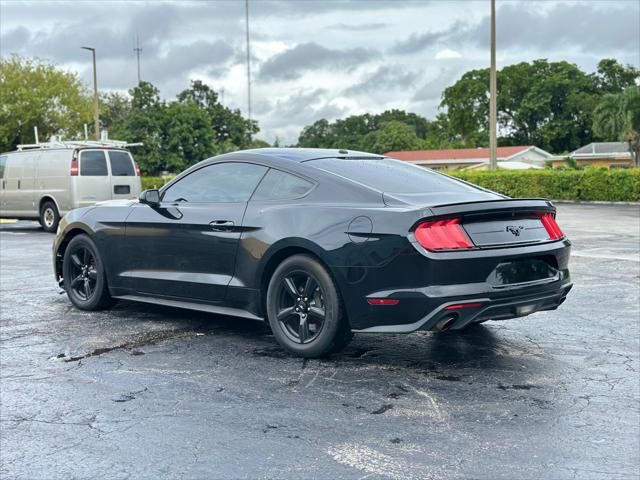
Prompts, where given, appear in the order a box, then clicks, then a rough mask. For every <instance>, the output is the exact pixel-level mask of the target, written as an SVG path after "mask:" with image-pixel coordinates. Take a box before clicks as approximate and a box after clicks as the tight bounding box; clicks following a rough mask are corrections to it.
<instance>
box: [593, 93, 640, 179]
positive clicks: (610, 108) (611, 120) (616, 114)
mask: <svg viewBox="0 0 640 480" xmlns="http://www.w3.org/2000/svg"><path fill="white" fill-rule="evenodd" d="M593 132H594V133H595V134H596V135H597V136H599V137H600V138H602V139H604V140H613V139H619V140H622V141H626V142H629V147H630V149H631V151H632V152H633V154H634V155H633V156H634V157H635V161H634V164H635V166H636V167H637V166H638V161H639V160H640V86H636V87H629V88H626V89H625V90H624V91H623V92H621V93H616V94H613V93H609V94H606V95H604V96H603V97H602V100H600V103H599V104H598V106H597V107H596V108H595V109H594V111H593Z"/></svg>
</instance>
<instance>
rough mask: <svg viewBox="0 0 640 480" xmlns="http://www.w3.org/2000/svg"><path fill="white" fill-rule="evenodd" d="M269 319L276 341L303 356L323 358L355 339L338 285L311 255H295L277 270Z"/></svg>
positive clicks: (269, 294)
mask: <svg viewBox="0 0 640 480" xmlns="http://www.w3.org/2000/svg"><path fill="white" fill-rule="evenodd" d="M267 316H268V318H269V324H270V325H271V330H272V331H273V334H274V336H275V337H276V340H278V342H279V343H280V344H281V345H282V346H283V347H284V348H286V349H287V350H289V351H290V352H292V353H294V354H296V355H300V356H302V357H311V358H313V357H322V356H324V355H327V354H329V353H331V352H335V351H337V350H340V349H342V348H343V347H344V346H345V345H346V344H347V343H348V342H349V340H350V339H351V330H350V328H349V324H348V322H347V319H346V318H345V315H344V310H343V307H342V302H341V300H340V295H339V293H338V290H337V288H336V285H335V282H334V281H333V279H332V278H331V275H330V274H329V272H327V270H326V269H325V268H324V267H323V266H322V265H321V264H320V263H319V262H318V261H317V260H316V259H315V258H313V257H311V256H309V255H294V256H292V257H289V258H287V259H286V260H284V261H283V262H282V263H281V264H280V265H279V266H278V268H276V270H275V272H274V273H273V275H272V277H271V280H270V281H269V287H268V290H267Z"/></svg>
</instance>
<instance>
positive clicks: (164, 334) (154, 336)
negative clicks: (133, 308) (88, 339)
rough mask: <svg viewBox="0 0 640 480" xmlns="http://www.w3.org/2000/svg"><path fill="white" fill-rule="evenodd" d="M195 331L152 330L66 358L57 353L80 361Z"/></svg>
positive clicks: (65, 359)
mask: <svg viewBox="0 0 640 480" xmlns="http://www.w3.org/2000/svg"><path fill="white" fill-rule="evenodd" d="M193 333H195V330H193V329H191V328H189V329H178V330H161V331H158V332H152V333H149V334H144V335H139V336H138V337H136V338H133V339H132V340H128V341H126V342H122V343H119V344H117V345H112V346H108V347H99V348H96V349H94V350H92V351H90V352H88V353H85V354H83V355H74V356H71V357H69V358H65V357H66V354H63V353H62V354H59V355H56V356H55V357H56V358H64V361H65V362H67V363H68V362H78V361H80V360H84V359H85V358H89V357H97V356H100V355H104V354H105V353H109V352H112V351H114V350H131V349H135V348H139V347H142V346H144V345H153V344H155V343H157V342H160V341H162V340H168V339H170V338H179V337H184V336H187V335H190V334H193Z"/></svg>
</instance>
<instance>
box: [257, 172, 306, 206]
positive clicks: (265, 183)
mask: <svg viewBox="0 0 640 480" xmlns="http://www.w3.org/2000/svg"><path fill="white" fill-rule="evenodd" d="M312 187H313V183H311V182H308V181H306V180H303V179H302V178H300V177H296V176H295V175H291V174H290V173H286V172H282V171H280V170H274V169H273V168H272V169H271V170H269V172H267V174H266V175H265V176H264V178H263V179H262V181H261V182H260V185H259V186H258V188H257V189H256V193H254V194H253V197H252V198H251V200H291V199H294V198H298V197H301V196H303V195H304V194H305V193H307V192H308V191H309V190H311V188H312Z"/></svg>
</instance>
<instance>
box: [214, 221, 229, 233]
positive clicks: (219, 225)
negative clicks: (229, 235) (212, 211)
mask: <svg viewBox="0 0 640 480" xmlns="http://www.w3.org/2000/svg"><path fill="white" fill-rule="evenodd" d="M209 226H210V227H211V229H212V230H215V231H217V232H224V231H227V230H231V229H232V228H233V227H234V226H235V223H233V222H232V221H231V220H214V221H213V222H210V223H209Z"/></svg>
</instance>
